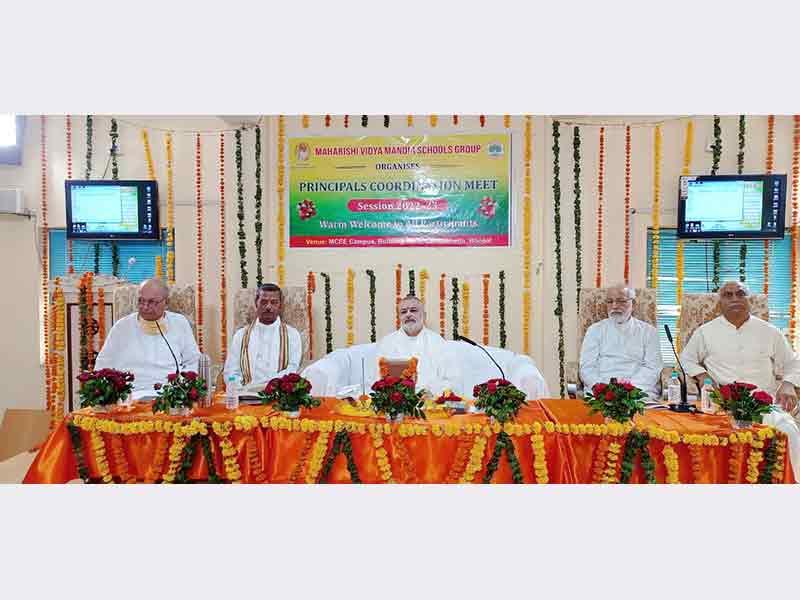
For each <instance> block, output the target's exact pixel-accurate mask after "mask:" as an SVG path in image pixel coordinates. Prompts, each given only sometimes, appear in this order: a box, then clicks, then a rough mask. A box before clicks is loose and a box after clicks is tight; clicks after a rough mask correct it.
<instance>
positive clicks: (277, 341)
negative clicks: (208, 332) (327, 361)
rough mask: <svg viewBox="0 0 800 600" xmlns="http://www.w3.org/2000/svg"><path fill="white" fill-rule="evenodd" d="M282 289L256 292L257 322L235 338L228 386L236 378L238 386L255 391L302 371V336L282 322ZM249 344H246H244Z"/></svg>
mask: <svg viewBox="0 0 800 600" xmlns="http://www.w3.org/2000/svg"><path fill="white" fill-rule="evenodd" d="M282 308H283V294H282V292H281V289H280V288H279V287H278V286H277V285H275V284H272V283H267V284H264V285H262V286H261V287H260V288H259V289H258V291H257V292H256V320H255V321H254V322H253V323H251V324H250V325H248V326H246V327H242V328H241V329H239V330H238V331H236V333H235V334H234V335H233V340H232V341H231V344H230V346H229V349H228V358H227V360H226V361H225V382H226V383H227V382H228V381H230V378H231V377H234V378H235V380H236V382H237V383H238V384H239V385H244V386H246V387H248V388H251V389H255V388H258V387H263V386H264V385H266V384H267V382H268V381H269V380H270V379H272V378H273V377H281V376H283V375H285V374H287V373H296V372H297V371H298V370H299V369H300V361H301V359H302V355H303V344H302V341H301V338H300V333H299V332H298V331H297V330H296V329H295V328H294V327H292V326H291V325H287V324H285V323H283V322H282V321H281V317H280V312H281V310H282ZM245 341H246V343H245Z"/></svg>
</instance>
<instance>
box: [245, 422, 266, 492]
mask: <svg viewBox="0 0 800 600" xmlns="http://www.w3.org/2000/svg"><path fill="white" fill-rule="evenodd" d="M245 447H246V449H247V462H248V463H249V465H250V474H251V475H252V476H253V481H254V482H255V483H264V482H265V481H266V480H267V474H266V473H264V467H263V465H262V464H261V458H260V457H259V456H258V446H257V444H256V437H255V434H254V433H253V432H252V431H250V432H249V433H248V435H247V439H246V441H245Z"/></svg>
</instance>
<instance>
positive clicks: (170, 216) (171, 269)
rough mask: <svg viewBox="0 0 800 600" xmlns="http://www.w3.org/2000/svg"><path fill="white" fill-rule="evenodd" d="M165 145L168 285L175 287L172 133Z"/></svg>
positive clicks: (168, 135) (167, 136)
mask: <svg viewBox="0 0 800 600" xmlns="http://www.w3.org/2000/svg"><path fill="white" fill-rule="evenodd" d="M165 144H166V147H167V283H168V284H169V285H175V177H174V175H175V173H174V170H173V165H174V162H173V156H172V134H171V133H167V135H166V139H165Z"/></svg>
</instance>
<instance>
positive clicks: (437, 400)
mask: <svg viewBox="0 0 800 600" xmlns="http://www.w3.org/2000/svg"><path fill="white" fill-rule="evenodd" d="M445 402H447V398H445V397H444V396H439V397H438V398H437V399H436V404H444V403H445Z"/></svg>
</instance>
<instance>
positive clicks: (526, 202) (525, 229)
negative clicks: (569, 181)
mask: <svg viewBox="0 0 800 600" xmlns="http://www.w3.org/2000/svg"><path fill="white" fill-rule="evenodd" d="M524 133H525V139H524V142H525V143H524V148H523V158H524V161H525V170H524V177H523V184H524V185H523V195H522V353H523V354H530V341H531V340H530V334H531V297H532V295H531V228H532V226H533V223H532V219H531V190H532V185H531V160H532V157H533V153H532V150H531V147H532V144H531V141H532V138H533V124H532V120H531V116H530V115H525V130H524ZM504 292H505V282H504V281H501V286H500V294H501V296H502V298H503V301H505V295H504ZM501 310H502V312H501V315H500V340H501V347H502V348H505V303H504V302H503V303H502V306H501Z"/></svg>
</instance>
